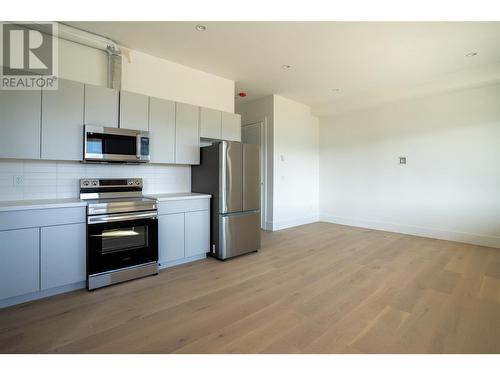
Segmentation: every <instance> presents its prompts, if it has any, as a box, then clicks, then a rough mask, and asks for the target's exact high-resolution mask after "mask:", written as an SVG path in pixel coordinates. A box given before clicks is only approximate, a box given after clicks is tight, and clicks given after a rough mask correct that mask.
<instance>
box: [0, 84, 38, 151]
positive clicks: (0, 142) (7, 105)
mask: <svg viewBox="0 0 500 375" xmlns="http://www.w3.org/2000/svg"><path fill="white" fill-rule="evenodd" d="M41 104H42V91H41V90H36V91H35V90H33V91H31V90H26V91H8V90H0V158H16V159H40V125H41V124H40V122H41Z"/></svg>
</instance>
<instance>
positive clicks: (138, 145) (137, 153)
mask: <svg viewBox="0 0 500 375" xmlns="http://www.w3.org/2000/svg"><path fill="white" fill-rule="evenodd" d="M135 142H136V144H135V156H136V157H137V159H140V158H141V136H140V135H139V134H138V135H137V136H136V137H135Z"/></svg>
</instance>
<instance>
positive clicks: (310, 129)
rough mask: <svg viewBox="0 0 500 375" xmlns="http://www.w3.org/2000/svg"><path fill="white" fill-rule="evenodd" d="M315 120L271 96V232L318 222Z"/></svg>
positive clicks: (307, 112)
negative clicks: (272, 130) (272, 161)
mask: <svg viewBox="0 0 500 375" xmlns="http://www.w3.org/2000/svg"><path fill="white" fill-rule="evenodd" d="M318 128H319V124H318V118H316V117H314V116H312V115H311V108H310V107H309V106H307V105H304V104H302V103H298V102H296V101H293V100H290V99H287V98H284V97H282V96H279V95H274V152H273V155H274V184H273V185H274V191H273V230H278V229H282V228H288V227H293V226H296V225H301V224H305V223H311V222H315V221H318V195H319V187H318V179H319V175H318V173H319V155H318V132H319V129H318Z"/></svg>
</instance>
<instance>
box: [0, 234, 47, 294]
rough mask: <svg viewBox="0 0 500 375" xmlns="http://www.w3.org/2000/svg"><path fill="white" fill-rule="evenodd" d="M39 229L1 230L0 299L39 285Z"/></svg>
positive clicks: (31, 290) (33, 288)
mask: <svg viewBox="0 0 500 375" xmlns="http://www.w3.org/2000/svg"><path fill="white" fill-rule="evenodd" d="M39 261H40V253H39V228H28V229H16V230H7V231H2V232H0V299H4V298H10V297H14V296H18V295H22V294H26V293H31V292H35V291H37V290H38V289H39V287H40V274H39V264H40V262H39Z"/></svg>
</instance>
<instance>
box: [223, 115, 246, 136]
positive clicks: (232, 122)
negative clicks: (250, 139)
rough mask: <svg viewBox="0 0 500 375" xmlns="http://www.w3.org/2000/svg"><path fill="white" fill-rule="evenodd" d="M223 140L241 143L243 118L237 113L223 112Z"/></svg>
mask: <svg viewBox="0 0 500 375" xmlns="http://www.w3.org/2000/svg"><path fill="white" fill-rule="evenodd" d="M221 129H222V130H221V132H222V135H221V137H222V139H224V140H225V141H236V142H241V116H240V115H238V114H236V113H228V112H222V126H221Z"/></svg>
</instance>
